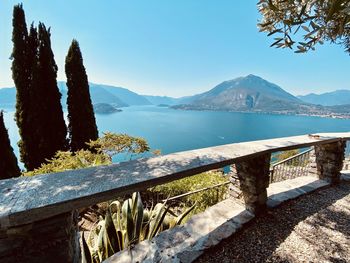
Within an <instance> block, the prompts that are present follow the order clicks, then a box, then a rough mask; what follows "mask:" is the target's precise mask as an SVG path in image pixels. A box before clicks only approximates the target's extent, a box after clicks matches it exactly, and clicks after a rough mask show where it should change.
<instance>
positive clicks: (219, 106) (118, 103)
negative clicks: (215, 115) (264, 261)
mask: <svg viewBox="0 0 350 263" xmlns="http://www.w3.org/2000/svg"><path fill="white" fill-rule="evenodd" d="M57 84H58V87H59V89H60V91H61V93H62V105H63V106H65V102H66V99H67V87H66V84H65V82H63V81H58V83H57ZM89 86H90V94H91V99H92V102H93V104H97V103H107V104H110V105H112V106H113V107H118V108H119V107H126V106H133V105H169V106H171V107H172V108H175V109H183V110H224V111H242V112H269V113H279V114H306V115H320V116H326V115H332V113H336V114H337V115H341V114H346V116H348V115H350V103H348V104H349V105H342V106H341V107H339V106H334V105H327V106H322V105H317V104H313V103H309V102H307V101H303V100H302V99H301V98H303V97H302V96H299V97H297V96H294V95H292V94H291V93H289V92H287V91H285V90H284V89H283V88H281V87H280V86H278V85H276V84H274V83H272V82H269V81H267V80H265V79H263V78H261V77H259V76H256V75H253V74H250V75H247V76H244V77H238V78H234V79H231V80H226V81H223V82H221V83H219V84H218V85H216V86H215V87H213V88H212V89H210V90H208V91H205V92H202V93H199V94H195V95H193V96H186V97H180V98H173V97H169V96H154V95H140V94H137V93H136V92H133V91H130V90H128V89H126V88H122V87H115V86H112V85H105V84H95V83H93V82H89ZM343 91H344V90H342V91H341V92H343ZM345 91H346V92H349V93H350V91H347V90H345ZM330 93H332V92H330ZM327 94H328V93H327ZM15 97H16V90H15V88H3V89H0V106H1V105H2V106H4V105H5V106H11V105H12V106H14V105H15ZM349 102H350V99H349ZM349 117H350V116H349Z"/></svg>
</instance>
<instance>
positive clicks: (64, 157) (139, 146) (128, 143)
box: [24, 133, 149, 176]
mask: <svg viewBox="0 0 350 263" xmlns="http://www.w3.org/2000/svg"><path fill="white" fill-rule="evenodd" d="M119 139H120V140H119ZM89 145H92V146H93V147H95V148H94V150H79V151H77V152H74V153H72V152H70V151H65V152H63V151H58V152H57V153H56V155H55V157H54V158H52V159H50V160H48V161H47V162H46V163H44V164H42V165H41V166H40V167H39V168H36V169H34V170H33V171H30V172H27V173H25V174H24V175H26V176H33V175H37V174H44V173H55V172H62V171H65V170H73V169H81V168H87V167H91V166H98V165H106V164H110V163H111V162H112V156H113V155H115V154H120V153H143V152H146V151H149V146H148V143H147V142H146V140H144V139H142V138H137V137H132V136H129V135H125V134H114V133H106V134H104V136H102V137H101V138H98V139H97V140H95V141H91V142H90V143H89Z"/></svg>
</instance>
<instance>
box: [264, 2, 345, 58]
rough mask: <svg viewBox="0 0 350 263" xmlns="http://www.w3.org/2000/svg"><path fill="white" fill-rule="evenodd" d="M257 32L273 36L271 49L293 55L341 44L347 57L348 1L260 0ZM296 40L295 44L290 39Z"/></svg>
mask: <svg viewBox="0 0 350 263" xmlns="http://www.w3.org/2000/svg"><path fill="white" fill-rule="evenodd" d="M258 9H259V11H260V13H261V14H262V16H263V17H262V19H261V21H260V23H259V24H258V26H259V28H260V31H264V32H267V33H268V36H272V35H274V36H276V35H277V37H275V38H274V43H273V44H272V45H271V46H275V47H278V48H290V49H292V48H293V47H294V46H297V50H296V53H304V52H307V51H308V50H310V49H312V50H314V49H315V45H316V44H317V43H319V44H323V42H324V41H330V42H331V43H337V44H341V45H342V46H343V47H344V48H345V50H346V52H348V53H350V39H349V35H350V28H349V22H350V2H349V1H347V0H311V1H300V0H289V1H281V0H260V1H259V2H258ZM292 35H294V36H293V38H297V40H295V39H292Z"/></svg>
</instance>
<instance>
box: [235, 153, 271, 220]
mask: <svg viewBox="0 0 350 263" xmlns="http://www.w3.org/2000/svg"><path fill="white" fill-rule="evenodd" d="M270 159H271V154H270V153H269V154H264V155H261V156H257V157H253V158H251V159H248V160H246V161H241V162H239V163H236V169H237V175H238V178H239V181H240V187H241V190H242V192H243V197H244V202H245V205H246V208H247V210H249V211H251V212H253V213H255V214H257V213H259V212H261V211H263V210H265V209H266V201H267V192H266V188H267V187H268V186H269V174H270Z"/></svg>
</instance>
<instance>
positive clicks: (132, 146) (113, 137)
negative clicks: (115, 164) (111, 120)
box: [87, 132, 150, 156]
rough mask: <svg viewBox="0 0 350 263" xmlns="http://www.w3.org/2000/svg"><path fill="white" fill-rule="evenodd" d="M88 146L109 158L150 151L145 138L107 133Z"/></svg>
mask: <svg viewBox="0 0 350 263" xmlns="http://www.w3.org/2000/svg"><path fill="white" fill-rule="evenodd" d="M87 144H88V145H89V147H91V148H92V149H94V150H95V151H97V152H98V153H105V154H108V155H109V156H113V155H116V154H119V153H131V154H140V153H144V152H148V151H149V150H150V147H149V146H148V143H147V141H146V140H145V139H143V138H140V137H133V136H130V135H127V134H117V133H111V132H105V133H104V134H103V137H101V138H99V139H98V140H95V141H91V142H89V143H87Z"/></svg>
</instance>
